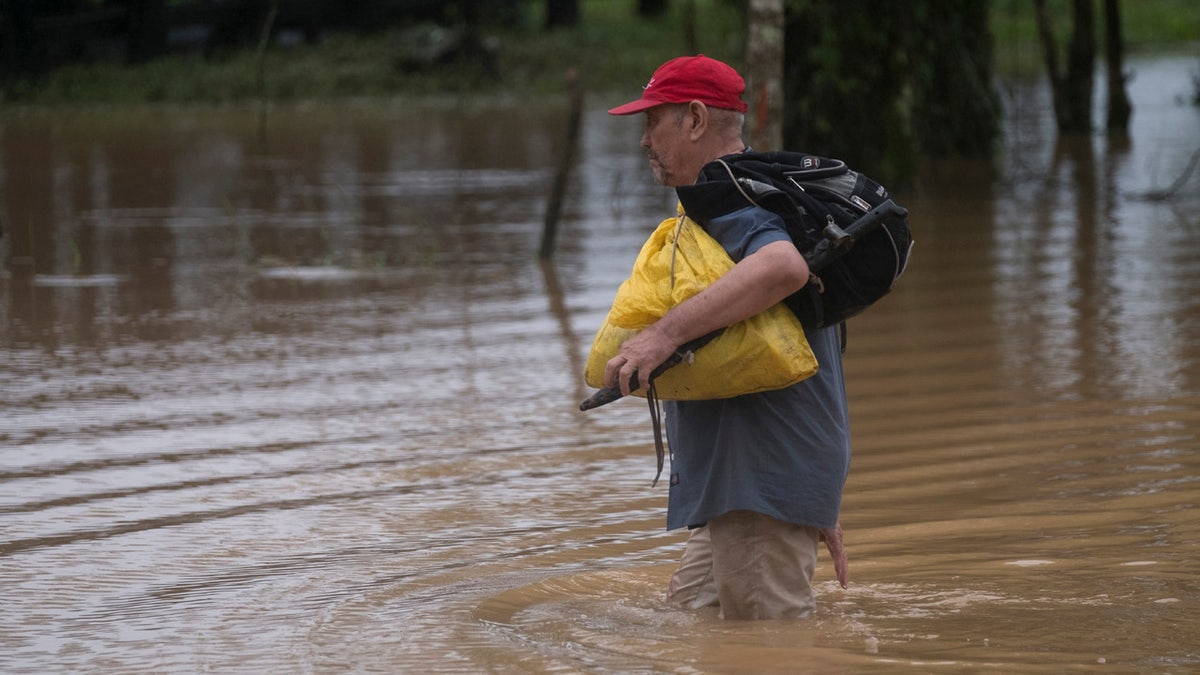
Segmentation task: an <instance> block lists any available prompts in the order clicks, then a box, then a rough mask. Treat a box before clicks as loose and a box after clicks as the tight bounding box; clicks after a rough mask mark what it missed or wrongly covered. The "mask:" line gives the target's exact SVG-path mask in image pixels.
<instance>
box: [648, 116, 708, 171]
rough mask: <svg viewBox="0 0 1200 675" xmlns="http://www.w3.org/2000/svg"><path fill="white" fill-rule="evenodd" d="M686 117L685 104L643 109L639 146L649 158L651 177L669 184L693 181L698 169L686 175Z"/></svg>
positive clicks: (687, 144)
mask: <svg viewBox="0 0 1200 675" xmlns="http://www.w3.org/2000/svg"><path fill="white" fill-rule="evenodd" d="M687 119H688V115H687V106H686V105H671V104H667V105H660V106H656V107H654V108H650V109H649V110H647V111H646V130H645V131H644V132H643V133H642V148H643V149H645V151H646V157H648V158H649V159H650V170H651V171H653V172H654V180H656V181H658V182H659V183H661V184H663V185H666V186H669V187H677V186H680V185H691V184H692V183H694V182H695V181H696V175H697V172H698V169H697V170H694V171H691V172H690V175H689V162H688V151H689V150H690V146H691V143H690V139H689V136H688V133H687Z"/></svg>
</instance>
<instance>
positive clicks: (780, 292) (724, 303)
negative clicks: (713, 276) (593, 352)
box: [604, 241, 809, 395]
mask: <svg viewBox="0 0 1200 675" xmlns="http://www.w3.org/2000/svg"><path fill="white" fill-rule="evenodd" d="M808 277H809V272H808V264H807V263H806V262H805V261H804V257H803V256H801V255H800V252H799V251H797V250H796V247H795V246H794V245H793V244H792V243H791V242H790V241H774V242H771V243H769V244H766V245H764V246H763V247H762V248H759V249H758V250H757V251H755V252H754V253H751V254H750V255H748V256H746V257H745V258H743V259H742V260H741V262H739V263H738V264H736V265H734V266H733V269H731V270H729V272H727V273H726V274H725V275H724V276H722V277H721V278H720V279H717V281H716V282H715V283H713V284H712V285H711V286H709V287H708V288H706V289H704V290H703V291H701V292H699V293H697V294H696V295H694V296H692V297H690V298H688V299H687V300H684V301H683V302H681V303H679V304H678V305H676V306H675V307H673V308H672V309H671V311H669V312H667V313H666V315H665V316H663V318H661V319H659V320H658V321H656V322H655V323H653V324H651V325H650V326H647V327H646V328H645V329H643V330H642V331H641V332H639V333H638V334H637V335H635V336H633V337H632V338H630V339H628V340H626V341H625V342H624V344H622V345H621V349H620V351H619V352H618V353H617V355H616V356H614V357H613V358H612V359H610V360H609V362H608V364H607V365H606V366H605V368H604V381H605V383H606V384H608V385H609V386H611V385H613V384H614V383H619V384H620V387H621V393H622V394H626V395H627V394H629V378H630V376H631V375H632V374H633V373H635V372H640V373H649V372H651V371H652V370H654V368H655V367H657V366H658V365H659V364H660V363H662V362H663V361H666V360H667V358H668V357H669V356H670V355H671V354H673V353H674V352H675V350H676V349H677V348H678V347H679V345H681V344H683V343H685V342H687V341H688V340H693V339H695V338H698V337H700V336H701V335H706V334H708V333H710V332H712V331H714V330H716V329H718V328H724V327H726V326H732V325H733V324H735V323H737V322H739V321H743V320H745V319H748V318H750V317H752V316H754V315H755V314H758V313H759V312H762V311H764V310H766V309H769V308H770V307H771V306H773V305H775V304H776V303H778V302H779V301H781V300H783V299H784V298H786V297H787V296H789V295H791V294H792V293H795V292H796V291H798V290H800V288H802V287H803V286H804V284H805V283H807V282H808Z"/></svg>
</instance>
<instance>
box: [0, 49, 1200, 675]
mask: <svg viewBox="0 0 1200 675" xmlns="http://www.w3.org/2000/svg"><path fill="white" fill-rule="evenodd" d="M1192 65H1193V63H1192V61H1191V60H1158V61H1153V62H1146V63H1140V64H1137V67H1138V73H1139V75H1138V78H1137V79H1136V80H1134V82H1133V84H1134V91H1133V92H1132V93H1133V98H1134V100H1135V102H1137V103H1138V109H1137V112H1136V113H1135V117H1134V127H1133V129H1132V133H1131V135H1130V138H1129V139H1128V140H1127V141H1126V142H1124V143H1117V142H1113V141H1110V140H1108V139H1106V138H1104V137H1102V136H1096V137H1093V138H1090V139H1084V140H1083V141H1077V142H1058V141H1057V140H1056V135H1055V134H1054V132H1053V129H1052V120H1050V118H1049V116H1048V108H1047V107H1046V106H1045V105H1044V103H1045V101H1044V99H1043V97H1044V90H1043V89H1042V88H1039V87H1034V86H1029V85H1019V86H1014V87H1012V88H1011V89H1010V90H1009V91H1010V92H1011V97H1012V99H1011V100H1010V102H1009V104H1010V106H1013V105H1018V106H1019V109H1020V111H1021V114H1019V115H1014V116H1013V117H1012V118H1011V120H1012V121H1011V125H1010V128H1009V129H1008V132H1009V134H1008V137H1009V139H1010V141H1011V142H1010V145H1009V147H1008V148H1007V149H1006V154H1005V156H1004V159H1003V161H1002V162H1001V163H1000V165H999V167H979V166H943V167H935V168H934V170H933V171H932V172H931V173H930V175H929V177H928V178H927V180H925V181H924V182H923V185H922V188H921V190H920V191H919V192H918V193H916V194H912V195H904V196H903V202H904V203H905V205H906V206H908V207H909V208H910V210H911V211H912V212H913V213H914V214H918V217H917V218H916V219H915V220H914V227H915V232H916V238H917V241H918V243H917V249H916V252H915V253H916V256H915V258H914V264H913V265H912V267H911V268H910V270H909V271H908V273H907V274H906V276H905V278H904V280H903V283H902V285H901V286H900V287H899V288H898V289H897V291H896V292H894V293H893V295H892V296H890V297H889V298H887V299H886V300H885V301H884V302H883V303H881V304H880V306H879V307H877V308H876V309H873V310H872V311H871V312H870V313H868V314H867V315H864V316H863V317H861V318H860V319H856V320H855V321H854V322H853V323H852V324H851V326H850V333H849V340H850V342H849V351H848V354H847V360H846V364H847V373H848V387H849V390H850V396H851V410H852V416H853V424H854V427H853V431H854V441H855V459H854V466H853V469H852V471H851V477H850V482H849V484H848V488H847V493H846V503H845V505H844V513H843V522H844V523H845V524H846V526H847V530H848V535H847V536H848V544H849V551H850V556H851V565H852V569H853V576H852V585H851V587H850V589H849V590H847V591H841V590H839V589H838V588H837V585H836V582H835V581H834V580H833V578H832V570H831V569H829V567H830V566H829V565H828V562H827V560H825V559H823V560H822V561H821V564H820V566H819V568H818V589H819V591H820V595H821V609H820V611H819V613H818V616H817V617H816V618H815V619H814V620H813V621H809V622H802V623H791V622H784V623H778V622H767V623H764V624H752V625H751V624H735V623H731V622H722V621H720V620H718V619H716V617H715V615H714V614H712V613H704V612H698V613H692V612H677V611H673V610H670V609H668V608H666V607H664V606H663V605H662V604H661V603H660V592H661V589H662V587H663V585H664V584H665V582H666V579H667V577H668V575H669V573H670V570H671V566H672V563H673V562H674V561H675V559H676V558H677V556H678V555H679V553H680V551H681V548H682V544H683V535H682V534H681V533H676V532H664V531H663V530H662V527H663V518H664V509H665V491H664V490H662V489H655V490H651V489H649V485H650V481H651V478H652V476H653V449H652V440H651V439H650V436H649V428H648V423H647V422H648V420H647V418H646V413H645V409H644V405H643V403H642V402H641V401H630V402H626V403H620V404H615V405H613V406H610V407H606V408H605V409H603V410H601V411H593V412H591V413H588V414H580V413H578V412H576V410H575V406H576V404H577V403H578V401H579V400H581V398H583V396H584V395H585V393H586V392H584V391H583V384H582V382H581V378H580V376H579V374H580V372H581V370H582V359H583V356H584V355H585V353H586V349H587V347H588V346H589V344H590V341H591V336H592V334H593V331H594V330H595V328H596V326H597V325H598V324H599V322H600V320H601V318H602V317H603V314H604V312H605V311H606V310H607V308H608V303H609V302H610V301H611V298H612V295H613V293H614V292H615V289H616V286H617V285H618V284H619V283H620V281H621V280H622V279H623V278H624V276H625V275H626V274H627V273H628V270H629V267H630V265H631V263H632V259H633V256H634V255H635V253H636V251H637V250H638V248H639V247H640V245H641V242H642V240H643V239H644V237H645V236H646V234H647V232H648V228H649V225H648V223H647V217H648V216H647V214H651V215H650V216H649V217H650V220H651V222H656V221H657V219H658V215H656V214H661V213H664V212H669V211H670V209H671V208H672V207H673V203H672V201H671V197H670V193H669V192H665V191H663V190H662V189H660V188H657V187H655V186H653V185H651V184H650V182H649V175H648V171H647V169H646V167H645V163H644V160H643V159H642V158H641V157H640V155H639V154H638V152H637V147H636V144H637V137H638V134H639V133H640V129H639V128H637V125H636V124H635V123H632V122H630V121H629V120H625V119H620V120H614V119H610V118H608V117H607V116H606V115H604V114H603V112H602V111H603V109H604V106H603V104H602V103H601V102H597V101H593V102H592V105H590V106H589V109H590V110H591V112H589V114H588V116H587V119H586V123H585V126H584V131H585V135H584V138H583V139H582V149H581V152H580V155H579V157H580V163H579V165H578V166H577V167H576V171H575V172H574V174H573V176H574V178H573V182H572V189H571V192H570V195H571V197H570V199H569V200H568V203H567V204H566V208H565V210H564V221H563V231H562V233H561V234H560V236H559V238H558V242H559V245H558V251H557V255H556V256H555V258H554V260H553V261H551V262H550V263H548V264H545V265H539V264H538V263H537V261H536V251H537V248H538V241H537V238H538V236H539V234H540V231H541V223H542V216H543V213H542V209H543V205H544V197H545V195H546V191H547V190H548V189H549V187H550V183H551V174H550V172H551V171H552V169H553V167H554V166H555V161H556V157H557V152H558V150H559V143H560V142H561V136H562V135H563V131H564V130H563V124H565V118H566V114H565V112H566V108H565V105H564V106H561V107H557V108H556V107H555V106H552V105H551V106H544V107H541V108H537V109H525V108H521V109H517V108H515V107H512V106H505V105H501V106H487V107H485V106H476V105H469V104H464V105H460V104H458V103H457V102H450V103H448V104H441V105H438V104H435V105H422V106H412V105H391V106H370V105H362V106H319V105H317V106H303V107H296V108H287V109H279V110H272V111H271V112H270V116H269V118H268V127H267V133H266V135H265V137H264V138H260V137H259V135H258V126H257V116H256V112H255V111H252V110H239V109H211V110H198V109H193V108H188V109H165V110H159V109H155V110H140V111H128V110H120V111H92V112H88V113H77V112H69V111H68V112H54V113H19V114H8V115H6V116H5V117H3V118H2V119H0V224H2V225H3V227H4V230H5V234H4V236H3V238H0V260H2V261H3V268H2V269H0V364H2V367H0V486H2V487H0V580H2V581H3V583H4V586H5V589H6V593H5V603H6V604H5V610H6V612H5V618H4V619H2V620H0V644H2V645H3V649H2V650H0V670H3V671H5V672H46V671H61V670H80V671H156V672H159V671H192V670H204V669H208V670H219V671H222V672H239V671H246V672H264V671H265V672H278V671H292V670H312V671H319V672H324V671H335V670H336V671H342V670H355V671H361V672H366V671H386V672H395V671H396V670H413V671H425V672H435V671H440V672H446V671H461V672H479V671H489V672H507V671H514V672H529V671H555V670H557V671H567V672H579V671H589V672H596V671H598V672H608V671H611V672H660V671H662V672H739V671H744V672H787V671H789V670H794V668H795V666H796V664H799V663H803V664H806V666H811V669H813V670H819V671H822V672H824V671H834V672H837V671H842V672H856V671H859V670H864V669H879V668H881V667H882V668H886V669H887V670H889V671H895V672H929V671H930V670H951V671H960V670H987V671H1004V672H1044V671H1054V672H1059V671H1064V670H1074V669H1085V668H1089V667H1096V666H1098V665H1099V664H1101V663H1103V664H1104V665H1106V666H1107V667H1115V668H1118V669H1120V670H1122V671H1123V672H1126V671H1137V670H1146V671H1159V670H1164V669H1172V668H1181V669H1188V668H1195V667H1196V666H1197V665H1198V664H1200V652H1197V650H1196V647H1195V646H1194V645H1192V644H1190V642H1189V641H1187V640H1185V639H1181V638H1180V636H1186V635H1190V634H1192V633H1194V632H1195V631H1196V630H1197V629H1200V615H1197V613H1196V611H1195V607H1196V604H1197V602H1200V584H1198V582H1197V581H1196V578H1195V574H1194V567H1195V565H1194V562H1195V559H1196V557H1197V555H1200V549H1198V548H1197V547H1198V546H1200V544H1198V543H1197V542H1200V525H1197V523H1198V522H1200V521H1197V519H1196V517H1195V509H1196V504H1197V502H1198V501H1200V480H1198V479H1197V478H1196V476H1197V475H1198V469H1200V381H1198V378H1200V372H1198V369H1197V359H1198V358H1200V312H1198V311H1197V310H1198V307H1197V303H1198V302H1200V301H1198V300H1196V298H1198V297H1200V274H1197V273H1196V272H1197V270H1198V269H1200V267H1198V266H1197V265H1198V262H1200V236H1197V234H1198V233H1200V222H1198V221H1197V217H1196V214H1197V213H1200V209H1198V208H1197V207H1200V191H1197V190H1194V189H1190V190H1184V191H1181V192H1180V193H1179V194H1178V195H1177V196H1176V198H1175V199H1173V200H1171V201H1154V200H1146V199H1138V198H1136V197H1137V195H1138V194H1140V193H1145V192H1147V191H1152V190H1161V189H1162V188H1163V187H1165V186H1167V185H1169V184H1170V183H1171V182H1172V181H1173V180H1174V179H1175V177H1176V176H1178V175H1179V174H1180V172H1181V171H1183V170H1184V168H1185V167H1186V165H1187V163H1188V162H1189V161H1190V156H1191V153H1192V152H1193V150H1194V148H1192V147H1189V146H1190V145H1194V141H1195V139H1196V138H1200V112H1198V111H1197V110H1196V109H1195V108H1194V107H1188V106H1182V105H1177V104H1176V103H1175V102H1174V100H1175V95H1174V94H1173V93H1172V89H1171V87H1175V88H1180V87H1188V86H1190V79H1188V77H1187V73H1188V72H1190V71H1189V70H1188V69H1189V68H1191V67H1192ZM1033 111H1037V112H1033ZM1193 185H1194V184H1193Z"/></svg>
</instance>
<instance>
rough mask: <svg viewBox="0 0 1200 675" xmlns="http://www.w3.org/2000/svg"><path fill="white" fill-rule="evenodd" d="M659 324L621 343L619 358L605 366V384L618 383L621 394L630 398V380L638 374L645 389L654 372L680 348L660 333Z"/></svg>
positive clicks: (613, 358) (640, 384) (639, 381)
mask: <svg viewBox="0 0 1200 675" xmlns="http://www.w3.org/2000/svg"><path fill="white" fill-rule="evenodd" d="M657 326H658V324H653V325H651V326H647V327H646V328H645V329H644V330H642V331H641V332H640V333H638V334H637V335H634V336H633V337H631V338H629V339H628V340H626V341H625V342H623V343H622V344H621V349H620V350H619V351H618V352H617V355H616V356H614V357H612V358H611V359H609V361H608V363H607V364H605V366H604V383H605V385H607V386H610V387H611V386H613V385H614V384H618V385H619V386H620V388H621V393H622V394H624V395H626V396H628V395H629V392H630V389H631V388H630V386H629V380H630V378H631V377H632V376H633V374H634V373H637V374H638V387H645V386H646V385H647V380H648V379H650V373H652V372H654V369H655V368H657V367H658V366H659V364H661V363H662V362H663V361H666V360H667V359H668V358H670V356H671V355H672V354H674V353H675V350H676V349H677V348H678V346H679V345H677V344H675V342H674V340H672V339H670V338H668V337H666V336H665V335H664V334H663V332H662V331H661V330H656V327H657Z"/></svg>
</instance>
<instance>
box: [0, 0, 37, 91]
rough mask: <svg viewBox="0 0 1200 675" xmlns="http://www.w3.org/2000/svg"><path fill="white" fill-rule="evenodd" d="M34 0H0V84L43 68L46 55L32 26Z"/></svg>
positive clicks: (31, 76)
mask: <svg viewBox="0 0 1200 675" xmlns="http://www.w3.org/2000/svg"><path fill="white" fill-rule="evenodd" d="M33 4H34V3H33V0H0V85H5V86H7V85H10V84H12V83H13V82H19V81H23V80H27V79H30V78H33V77H36V76H39V75H41V74H43V73H44V72H45V71H46V55H45V51H44V47H43V45H42V41H41V40H39V39H38V35H37V27H36V26H35V25H34V8H33Z"/></svg>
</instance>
